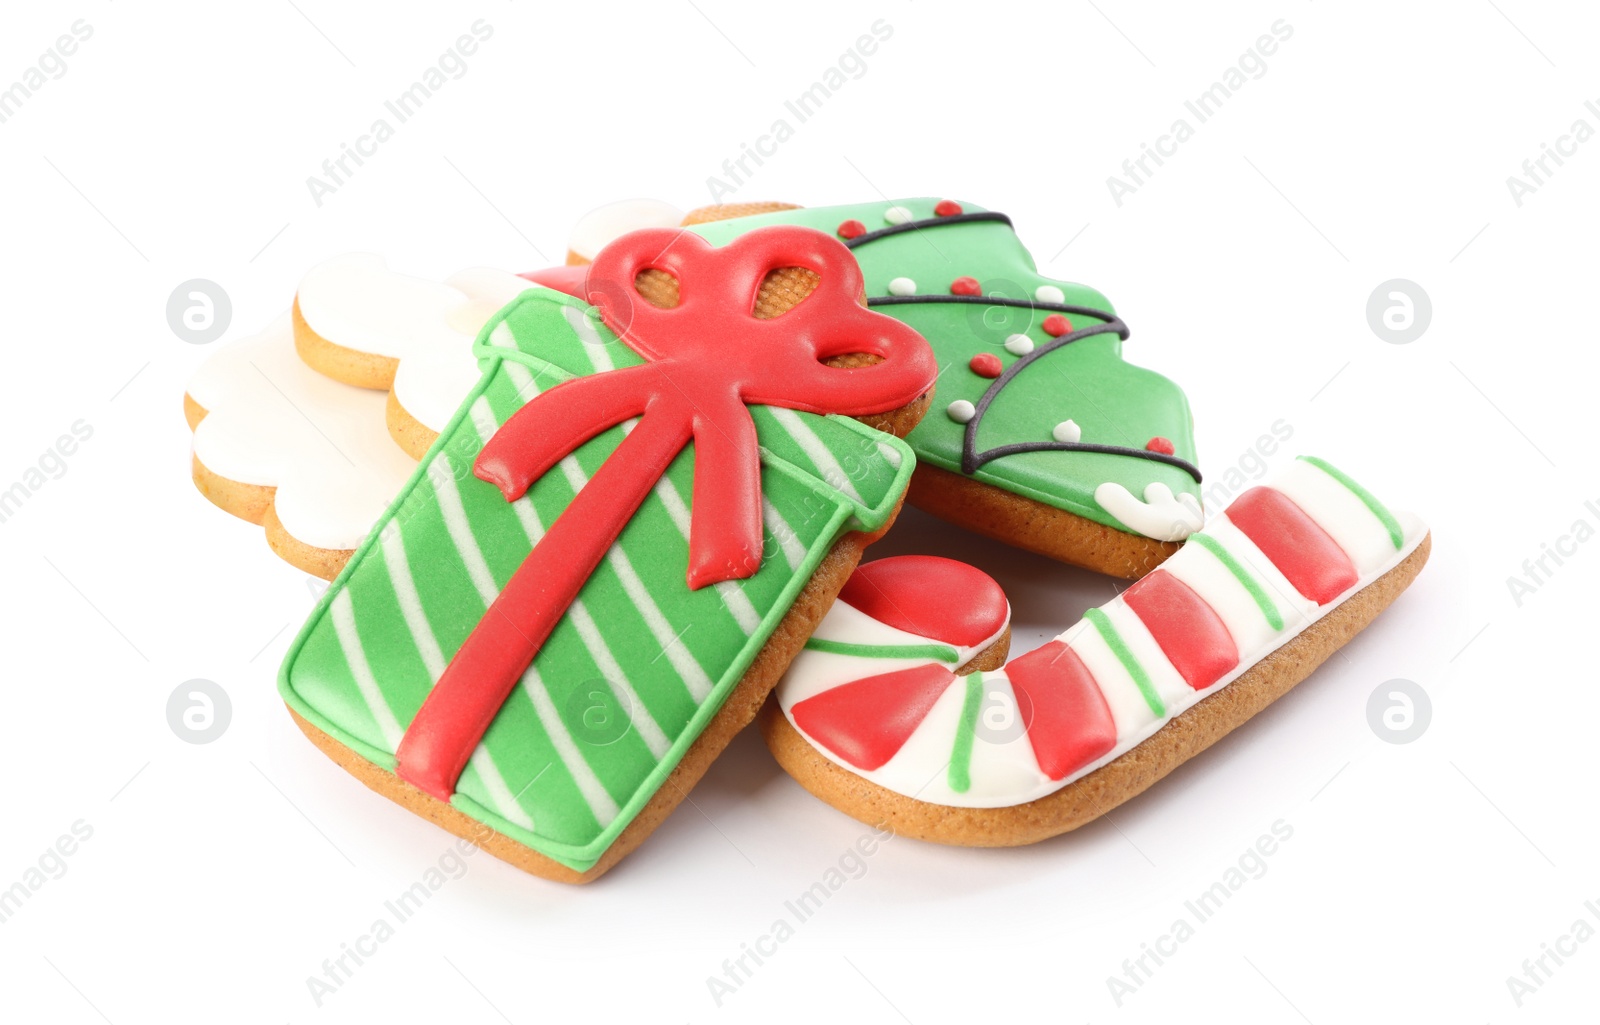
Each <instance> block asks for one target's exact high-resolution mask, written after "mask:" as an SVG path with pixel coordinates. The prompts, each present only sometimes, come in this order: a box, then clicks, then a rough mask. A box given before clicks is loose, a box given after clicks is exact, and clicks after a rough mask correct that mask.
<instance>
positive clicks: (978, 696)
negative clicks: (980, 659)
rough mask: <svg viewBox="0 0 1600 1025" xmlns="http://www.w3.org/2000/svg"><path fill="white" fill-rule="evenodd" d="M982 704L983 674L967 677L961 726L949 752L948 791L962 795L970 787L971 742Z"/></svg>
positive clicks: (975, 733) (962, 704)
mask: <svg viewBox="0 0 1600 1025" xmlns="http://www.w3.org/2000/svg"><path fill="white" fill-rule="evenodd" d="M982 704H983V674H982V673H973V674H972V675H971V676H968V677H967V696H966V698H965V699H964V700H963V701H962V703H961V724H960V725H959V726H957V727H956V743H955V747H954V748H952V749H951V751H950V789H951V790H954V791H955V792H956V793H958V794H964V793H966V792H967V791H968V790H969V789H971V787H972V740H973V738H974V737H975V736H977V733H978V709H979V707H980V706H982Z"/></svg>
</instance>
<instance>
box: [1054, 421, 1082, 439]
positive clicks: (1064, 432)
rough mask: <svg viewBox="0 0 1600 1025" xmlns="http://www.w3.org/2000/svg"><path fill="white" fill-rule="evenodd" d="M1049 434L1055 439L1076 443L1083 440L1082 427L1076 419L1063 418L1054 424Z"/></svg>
mask: <svg viewBox="0 0 1600 1025" xmlns="http://www.w3.org/2000/svg"><path fill="white" fill-rule="evenodd" d="M1050 436H1051V437H1052V438H1055V439H1056V440H1057V441H1062V442H1066V443H1067V444H1076V443H1077V442H1079V441H1081V440H1083V428H1081V427H1079V426H1078V422H1077V421H1076V420H1063V421H1061V422H1060V423H1058V424H1056V429H1055V430H1053V431H1051V432H1050Z"/></svg>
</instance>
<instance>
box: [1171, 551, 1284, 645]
mask: <svg viewBox="0 0 1600 1025" xmlns="http://www.w3.org/2000/svg"><path fill="white" fill-rule="evenodd" d="M1189 540H1190V541H1191V542H1193V543H1194V544H1197V545H1199V546H1200V547H1201V548H1204V549H1205V550H1206V551H1208V552H1210V553H1211V554H1212V555H1215V556H1216V557H1217V561H1218V562H1220V563H1222V564H1223V565H1224V566H1226V567H1227V569H1228V572H1229V573H1232V574H1233V578H1234V579H1235V580H1237V581H1239V583H1240V584H1242V585H1243V586H1244V589H1245V590H1246V591H1249V592H1250V597H1252V598H1254V599H1255V600H1256V605H1257V607H1259V608H1260V609H1261V614H1262V615H1263V616H1266V617H1267V625H1268V626H1270V627H1272V628H1273V629H1274V630H1282V629H1283V613H1281V612H1279V611H1278V605H1277V603H1276V602H1274V601H1273V600H1272V595H1270V594H1268V593H1267V589H1266V588H1264V587H1262V586H1261V581H1259V580H1257V579H1256V578H1255V577H1254V576H1252V575H1251V573H1250V571H1249V570H1247V569H1245V568H1244V566H1243V565H1242V564H1241V563H1240V562H1239V560H1238V559H1235V558H1234V557H1233V553H1232V552H1230V551H1228V550H1227V549H1226V548H1224V547H1222V542H1220V541H1218V540H1217V539H1216V538H1214V537H1212V536H1211V535H1210V534H1195V535H1193V536H1191V537H1190V538H1189Z"/></svg>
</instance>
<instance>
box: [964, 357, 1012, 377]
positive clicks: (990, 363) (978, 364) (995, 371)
mask: <svg viewBox="0 0 1600 1025" xmlns="http://www.w3.org/2000/svg"><path fill="white" fill-rule="evenodd" d="M967 366H968V367H970V368H971V369H972V372H973V373H974V374H977V375H978V376H979V377H999V376H1000V371H1001V370H1002V369H1004V368H1003V367H1001V366H1000V357H999V356H996V355H995V354H994V353H992V352H980V353H978V354H977V355H976V356H974V357H972V362H970V363H968V364H967Z"/></svg>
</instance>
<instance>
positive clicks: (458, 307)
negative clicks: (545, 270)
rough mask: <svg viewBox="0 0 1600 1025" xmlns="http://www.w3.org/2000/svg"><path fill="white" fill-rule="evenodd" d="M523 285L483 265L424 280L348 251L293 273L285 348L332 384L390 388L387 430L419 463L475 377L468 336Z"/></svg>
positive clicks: (378, 259)
mask: <svg viewBox="0 0 1600 1025" xmlns="http://www.w3.org/2000/svg"><path fill="white" fill-rule="evenodd" d="M528 287H529V283H528V281H527V280H526V279H524V278H520V277H518V276H517V275H515V274H511V273H509V272H507V271H502V270H493V269H491V268H487V267H474V268H469V269H467V270H464V271H461V272H459V273H457V274H454V275H451V276H450V277H449V278H447V279H446V280H445V281H443V282H438V281H429V280H427V279H425V278H418V277H412V276H411V275H408V274H400V273H397V272H395V271H392V270H390V269H389V268H388V266H387V265H386V264H385V263H384V261H383V258H382V257H379V256H373V255H371V254H368V253H350V254H347V255H345V256H339V257H335V258H334V259H332V260H328V261H327V262H325V263H322V264H319V265H318V266H316V267H314V268H312V269H311V271H310V272H308V273H307V274H306V276H305V277H304V278H302V279H301V281H300V286H299V289H298V291H297V292H296V294H295V304H294V342H295V348H296V349H297V350H298V351H299V353H300V356H301V358H302V359H304V360H305V361H306V363H308V364H309V365H310V366H312V367H313V368H315V369H316V370H319V371H321V372H322V373H323V374H326V375H327V376H328V377H331V378H333V379H334V380H336V381H343V382H344V383H346V384H352V385H356V386H358V387H362V388H374V389H388V390H390V392H391V393H390V398H389V402H388V405H387V407H386V410H385V414H386V416H387V419H388V424H389V431H390V433H391V434H392V435H393V436H394V439H395V441H396V442H397V443H398V444H399V445H400V446H401V447H402V448H404V449H405V450H406V451H407V452H409V453H410V454H411V455H412V457H413V458H416V459H420V458H422V454H423V453H424V452H426V451H427V448H428V445H429V444H431V443H432V441H433V439H434V438H435V437H437V436H438V433H439V430H440V428H442V427H443V426H444V425H445V424H446V423H447V422H448V421H449V419H450V417H451V416H452V415H453V414H454V413H455V411H456V407H457V406H458V405H459V404H460V402H461V397H462V396H463V395H465V394H466V393H467V392H469V391H471V390H472V387H473V385H475V384H476V383H477V381H478V364H477V360H476V359H474V358H473V355H472V341H473V339H474V338H476V337H477V335H478V332H479V330H480V329H482V327H483V325H484V323H485V322H486V321H487V320H488V319H489V317H490V316H492V315H493V314H494V313H495V312H496V311H498V310H499V309H500V308H501V307H502V306H504V305H506V304H507V303H508V302H510V301H511V300H512V299H514V298H516V297H517V295H518V294H520V293H521V292H522V291H523V290H524V289H526V288H528Z"/></svg>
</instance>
